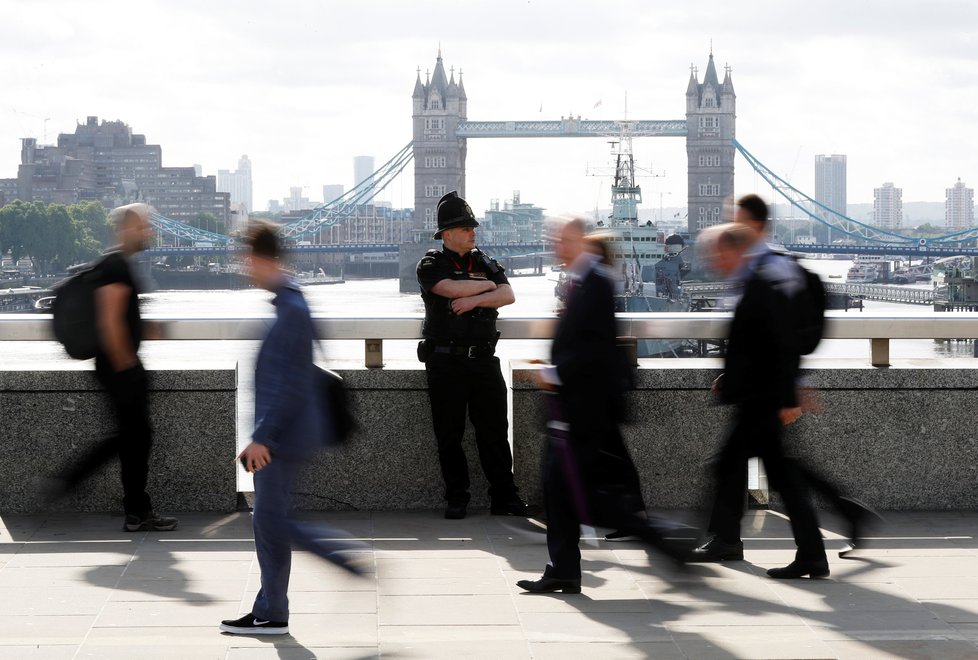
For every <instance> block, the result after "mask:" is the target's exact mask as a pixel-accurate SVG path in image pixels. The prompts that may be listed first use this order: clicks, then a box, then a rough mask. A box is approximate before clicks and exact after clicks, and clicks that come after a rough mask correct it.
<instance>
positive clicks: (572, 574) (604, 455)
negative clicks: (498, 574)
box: [517, 219, 681, 593]
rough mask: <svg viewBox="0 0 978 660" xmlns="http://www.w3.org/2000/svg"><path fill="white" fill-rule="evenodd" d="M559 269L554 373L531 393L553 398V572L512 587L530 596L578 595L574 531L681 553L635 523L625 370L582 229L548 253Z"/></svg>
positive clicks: (603, 286)
mask: <svg viewBox="0 0 978 660" xmlns="http://www.w3.org/2000/svg"><path fill="white" fill-rule="evenodd" d="M554 249H555V251H556V254H557V258H558V260H560V261H561V262H562V263H564V264H565V265H566V269H567V272H568V273H569V277H570V291H569V293H568V295H567V296H566V306H565V308H564V311H563V314H562V317H561V319H560V322H559V323H558V325H557V330H556V332H555V334H554V341H553V347H552V349H551V358H552V359H551V361H552V363H553V366H552V367H549V368H546V369H544V370H542V371H541V372H539V375H538V376H537V385H538V387H540V388H541V389H544V390H547V391H549V392H551V393H553V394H552V395H551V396H555V398H551V399H550V400H549V401H548V403H549V404H551V419H550V423H549V425H548V426H549V429H550V434H549V435H550V438H549V442H548V446H547V452H546V457H545V460H544V474H543V481H544V500H545V506H546V511H547V549H548V550H549V553H550V563H549V564H548V565H547V567H546V569H545V570H544V574H543V577H542V578H540V579H539V580H521V581H519V582H518V583H517V584H518V586H520V587H521V588H523V589H525V590H527V591H529V592H533V593H549V592H554V591H562V592H563V593H579V592H580V590H581V551H580V548H579V547H578V544H579V542H580V538H581V533H580V525H581V524H582V523H584V524H599V525H602V526H607V527H614V528H617V529H620V530H622V532H624V533H626V534H630V535H635V536H638V537H639V538H641V539H642V540H643V541H645V542H647V543H649V544H650V545H653V546H655V547H657V548H659V549H660V550H662V551H664V552H665V553H666V554H668V555H669V556H671V557H673V558H674V559H676V560H679V559H680V558H681V553H680V552H679V551H678V549H675V548H673V547H672V546H671V545H670V544H669V543H668V542H666V541H665V540H664V539H663V538H662V536H661V534H660V532H659V531H658V530H656V529H654V528H653V527H651V526H649V524H648V521H647V520H645V519H644V518H642V517H640V515H639V513H638V512H637V511H636V506H635V503H634V502H631V501H630V500H631V499H632V498H631V492H632V490H633V489H632V488H630V487H629V484H628V483H627V482H628V475H627V474H626V469H625V468H626V467H627V466H624V465H623V464H622V458H621V455H620V452H619V451H618V450H619V449H620V448H621V447H623V443H622V438H621V430H620V429H619V424H620V422H621V420H622V417H623V412H624V390H625V388H626V384H627V381H628V378H627V371H626V369H627V366H626V365H625V362H624V358H623V356H622V355H621V354H620V353H619V351H618V349H617V341H616V336H617V333H616V327H615V306H614V284H613V281H612V279H611V277H610V276H609V274H608V272H607V270H606V269H605V268H604V267H603V266H602V265H601V264H600V261H601V259H600V256H599V255H597V254H595V253H594V252H593V251H591V250H588V249H587V243H586V241H585V237H584V223H583V222H582V221H581V220H578V219H574V220H570V221H567V222H566V224H564V226H563V227H562V228H561V230H560V233H559V238H558V240H557V242H556V244H555V248H554Z"/></svg>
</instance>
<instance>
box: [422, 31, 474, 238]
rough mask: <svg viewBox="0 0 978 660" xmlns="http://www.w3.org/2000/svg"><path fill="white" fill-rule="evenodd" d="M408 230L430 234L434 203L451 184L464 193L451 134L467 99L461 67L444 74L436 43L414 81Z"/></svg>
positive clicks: (458, 146)
mask: <svg viewBox="0 0 978 660" xmlns="http://www.w3.org/2000/svg"><path fill="white" fill-rule="evenodd" d="M412 102H413V108H414V112H413V118H414V230H415V234H416V238H420V239H421V240H423V241H427V240H430V238H431V233H433V232H434V230H435V227H436V225H437V221H436V217H435V207H436V206H437V205H438V199H439V198H440V197H441V196H442V195H444V194H445V193H447V192H450V191H452V190H457V191H458V194H459V195H461V196H462V197H464V196H465V149H466V147H465V138H459V137H456V135H455V132H456V129H457V128H458V124H459V122H460V121H464V120H465V119H466V118H467V112H468V108H467V105H468V99H467V97H466V95H465V87H464V85H463V84H462V70H461V69H459V72H458V82H457V83H456V82H455V68H454V67H452V69H451V75H450V77H449V76H447V75H446V74H445V66H444V64H443V63H442V58H441V47H440V46H439V47H438V59H437V60H436V62H435V70H434V72H432V73H431V74H430V75H429V74H428V73H427V72H426V73H425V81H424V83H422V82H421V69H420V67H419V68H418V77H417V80H416V81H415V83H414V94H413V95H412Z"/></svg>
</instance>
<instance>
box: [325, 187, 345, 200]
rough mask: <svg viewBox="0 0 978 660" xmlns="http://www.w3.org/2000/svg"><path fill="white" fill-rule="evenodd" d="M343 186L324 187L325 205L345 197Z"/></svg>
mask: <svg viewBox="0 0 978 660" xmlns="http://www.w3.org/2000/svg"><path fill="white" fill-rule="evenodd" d="M343 192H344V191H343V184H340V183H327V184H326V185H325V186H323V204H329V203H330V202H332V201H333V200H334V199H336V198H338V197H341V196H342V195H343Z"/></svg>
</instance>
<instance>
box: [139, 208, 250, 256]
mask: <svg viewBox="0 0 978 660" xmlns="http://www.w3.org/2000/svg"><path fill="white" fill-rule="evenodd" d="M149 223H150V224H151V225H153V227H154V228H156V230H157V231H161V232H163V233H165V234H169V235H170V236H173V237H174V238H177V239H180V240H185V241H192V242H193V243H194V244H195V245H197V244H199V243H211V244H213V245H214V246H215V247H223V246H229V245H230V244H231V243H232V241H233V240H234V239H232V238H231V237H230V236H226V235H224V234H217V233H215V232H212V231H207V230H205V229H198V228H197V227H194V226H192V225H188V224H187V223H185V222H180V221H179V220H171V219H170V218H168V217H166V216H165V215H160V214H159V213H157V212H156V211H153V212H152V213H150V214H149Z"/></svg>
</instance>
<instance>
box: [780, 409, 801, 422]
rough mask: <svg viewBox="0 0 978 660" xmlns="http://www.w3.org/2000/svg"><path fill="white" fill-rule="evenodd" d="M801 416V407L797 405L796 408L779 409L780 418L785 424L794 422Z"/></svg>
mask: <svg viewBox="0 0 978 660" xmlns="http://www.w3.org/2000/svg"><path fill="white" fill-rule="evenodd" d="M799 417H801V407H800V406H795V407H794V408H782V409H781V410H779V411H778V418H779V419H780V420H781V423H782V424H783V425H784V426H787V425H788V424H792V423H794V422H797V421H798V418H799Z"/></svg>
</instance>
